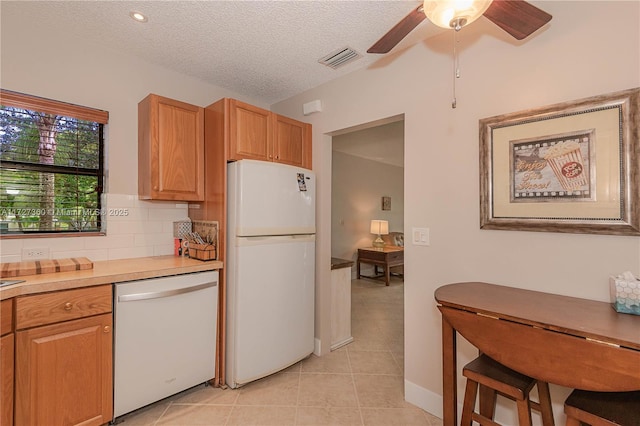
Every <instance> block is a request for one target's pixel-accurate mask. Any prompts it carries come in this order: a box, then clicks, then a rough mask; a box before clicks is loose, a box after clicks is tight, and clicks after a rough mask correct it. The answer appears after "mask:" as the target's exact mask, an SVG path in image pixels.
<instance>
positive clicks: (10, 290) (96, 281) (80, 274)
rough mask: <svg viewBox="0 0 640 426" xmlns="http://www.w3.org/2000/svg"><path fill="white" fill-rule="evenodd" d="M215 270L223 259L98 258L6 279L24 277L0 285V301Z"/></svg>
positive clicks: (165, 257) (163, 257)
mask: <svg viewBox="0 0 640 426" xmlns="http://www.w3.org/2000/svg"><path fill="white" fill-rule="evenodd" d="M216 269H222V262H220V261H217V260H212V261H207V262H203V261H201V260H196V259H189V258H186V257H178V256H158V257H140V258H133V259H119V260H106V261H97V262H93V269H85V270H81V271H71V272H56V273H52V274H40V275H25V276H21V277H15V278H6V279H8V280H14V279H17V280H24V282H22V283H18V284H14V285H10V286H5V287H0V300H4V299H9V298H11V297H15V296H21V295H25V294H35V293H42V292H46V291H56V290H67V289H72V288H80V287H90V286H94V285H100V284H110V283H117V282H123V281H132V280H140V279H145V278H156V277H165V276H169V275H178V274H187V273H191V272H201V271H212V270H216Z"/></svg>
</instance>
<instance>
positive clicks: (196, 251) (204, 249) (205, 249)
mask: <svg viewBox="0 0 640 426" xmlns="http://www.w3.org/2000/svg"><path fill="white" fill-rule="evenodd" d="M189 257H190V258H192V259H198V260H216V259H217V257H216V246H214V245H213V244H194V243H189Z"/></svg>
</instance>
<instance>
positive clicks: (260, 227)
mask: <svg viewBox="0 0 640 426" xmlns="http://www.w3.org/2000/svg"><path fill="white" fill-rule="evenodd" d="M227 167H228V181H227V184H228V186H227V189H228V206H229V207H228V212H227V213H228V214H227V258H226V262H225V269H226V272H227V286H226V288H227V327H226V331H227V339H226V340H227V341H226V382H227V385H229V386H230V387H231V388H236V387H238V386H241V385H243V384H245V383H248V382H251V381H253V380H257V379H260V378H262V377H265V376H268V375H269V374H272V373H275V372H277V371H280V370H282V369H284V368H286V367H288V366H290V365H292V364H295V363H296V362H298V361H300V360H301V359H304V358H306V357H307V356H309V355H310V354H311V353H312V352H313V349H314V291H315V232H316V227H315V191H316V184H315V174H314V173H313V172H312V171H311V170H307V169H303V168H299V167H294V166H289V165H284V164H279V163H271V162H266V161H255V160H240V161H236V162H233V163H229V164H228V166H227Z"/></svg>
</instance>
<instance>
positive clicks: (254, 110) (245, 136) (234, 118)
mask: <svg viewBox="0 0 640 426" xmlns="http://www.w3.org/2000/svg"><path fill="white" fill-rule="evenodd" d="M270 114H271V113H270V112H269V111H267V110H266V109H262V108H258V107H256V106H253V105H249V104H246V103H244V102H240V101H237V100H235V99H230V100H229V159H230V160H242V159H245V158H246V159H252V160H263V161H272V159H273V154H272V152H271V151H272V148H271V120H270V119H269V116H270Z"/></svg>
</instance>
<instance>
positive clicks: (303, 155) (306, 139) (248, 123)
mask: <svg viewBox="0 0 640 426" xmlns="http://www.w3.org/2000/svg"><path fill="white" fill-rule="evenodd" d="M227 101H228V105H227V119H228V122H227V125H228V129H229V133H228V146H229V151H228V160H242V159H252V160H262V161H275V162H278V163H285V164H290V165H292V166H298V167H304V168H307V169H310V168H311V125H310V124H307V123H303V122H301V121H297V120H294V119H291V118H288V117H284V116H282V115H278V114H275V113H272V112H270V111H268V110H266V109H262V108H258V107H256V106H253V105H249V104H247V103H244V102H241V101H238V100H235V99H228V100H227Z"/></svg>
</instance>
